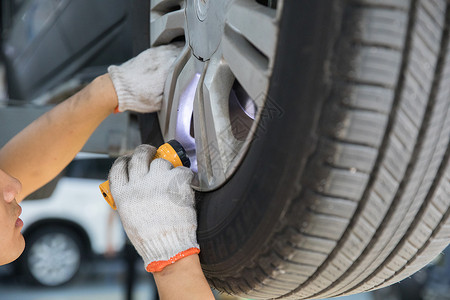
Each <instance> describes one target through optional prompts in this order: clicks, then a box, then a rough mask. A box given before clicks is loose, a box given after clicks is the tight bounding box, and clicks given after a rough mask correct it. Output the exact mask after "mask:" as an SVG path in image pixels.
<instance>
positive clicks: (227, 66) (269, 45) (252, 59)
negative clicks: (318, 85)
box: [151, 0, 280, 191]
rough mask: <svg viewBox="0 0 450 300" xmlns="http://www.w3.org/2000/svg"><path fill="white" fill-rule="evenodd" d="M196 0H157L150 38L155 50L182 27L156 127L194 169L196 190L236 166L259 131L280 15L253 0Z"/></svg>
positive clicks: (204, 188)
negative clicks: (179, 47) (178, 50)
mask: <svg viewBox="0 0 450 300" xmlns="http://www.w3.org/2000/svg"><path fill="white" fill-rule="evenodd" d="M193 1H194V2H186V3H187V4H185V2H182V1H177V0H166V1H161V0H155V1H152V2H151V9H152V24H151V26H154V28H151V30H152V33H151V34H152V45H158V44H161V43H167V42H169V41H171V40H172V39H173V37H174V36H177V35H180V32H181V31H180V30H181V28H183V30H184V32H183V33H185V39H186V47H185V48H184V50H183V52H182V54H181V56H180V58H179V59H178V60H177V61H176V62H175V64H174V68H173V70H172V71H171V72H170V74H169V76H168V79H167V81H166V85H165V90H164V101H163V105H162V109H161V111H160V112H159V122H160V127H161V130H162V133H163V137H164V139H165V140H169V139H177V140H178V141H179V142H180V143H181V144H182V145H183V146H184V148H185V149H186V151H187V154H188V156H189V158H190V159H191V169H192V170H193V171H195V172H196V176H195V177H194V181H193V187H194V188H195V189H197V190H200V191H208V190H213V189H215V188H218V187H220V185H221V184H223V183H224V182H225V181H226V180H227V178H229V177H230V176H231V175H232V173H233V172H234V170H236V169H237V166H238V164H239V162H240V161H241V160H242V158H243V157H244V154H245V151H246V149H247V148H248V146H249V144H250V141H251V139H252V136H253V133H254V132H255V130H256V125H257V122H258V120H259V115H260V112H262V109H263V107H264V104H265V101H266V94H267V90H268V87H269V79H270V76H271V73H272V65H273V61H274V56H275V49H276V43H277V36H278V24H279V17H278V15H277V9H274V8H270V7H268V6H270V5H268V6H265V5H262V4H259V3H257V2H256V1H249V0H236V1H226V2H214V1H203V0H201V1H200V0H199V1H195V0H193ZM180 3H181V4H180ZM177 5H178V6H177ZM174 6H175V7H176V8H175V9H174V8H173V7H174ZM279 7H280V5H278V8H279ZM278 11H279V10H278ZM208 12H209V13H210V14H208ZM222 13H223V14H222ZM174 14H177V16H176V17H174V16H172V15H174ZM217 14H219V15H217ZM220 14H222V15H220ZM215 16H219V17H218V18H217V22H215V21H214V20H215V19H214V17H215ZM170 18H174V19H176V21H170V20H169V19H170ZM182 19H183V20H182ZM158 22H159V23H158ZM171 22H172V23H171ZM173 28H177V29H176V30H178V32H177V31H176V30H173ZM218 28H219V29H218ZM174 32H176V34H175V33H174ZM205 49H206V50H205ZM214 49H216V50H214ZM242 129H243V130H242Z"/></svg>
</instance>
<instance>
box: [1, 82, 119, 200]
mask: <svg viewBox="0 0 450 300" xmlns="http://www.w3.org/2000/svg"><path fill="white" fill-rule="evenodd" d="M116 106H117V95H116V93H115V90H114V86H113V84H112V82H111V79H110V77H109V75H108V74H106V75H102V76H100V77H98V78H96V79H95V80H94V81H93V82H91V83H90V84H89V85H88V86H86V87H85V88H84V89H82V90H81V91H80V92H78V93H76V94H75V95H73V96H72V97H70V98H69V99H68V100H66V101H64V102H62V103H60V104H59V105H57V106H56V107H55V108H53V109H52V110H50V111H49V112H47V113H45V114H44V115H43V116H41V117H40V118H38V119H37V120H35V121H34V122H33V123H31V124H30V125H29V126H28V127H26V128H25V129H24V130H23V131H21V132H20V133H19V134H18V135H16V136H15V137H14V138H12V139H11V140H10V141H9V142H8V143H7V144H6V145H5V146H4V147H3V148H2V149H1V150H0V169H2V170H4V171H5V172H7V173H8V174H10V175H11V176H13V177H15V178H17V179H19V180H20V182H21V183H22V187H23V189H22V192H21V194H20V195H19V196H18V198H17V201H18V202H20V201H21V200H22V199H23V198H24V197H25V196H27V195H28V194H30V193H31V192H33V191H35V190H36V189H38V188H39V187H41V186H42V185H44V184H45V183H47V182H49V181H50V180H51V179H52V178H54V177H55V176H56V175H57V174H58V173H59V172H61V171H62V170H63V169H64V167H65V166H67V164H68V163H69V162H70V161H71V160H72V159H73V158H74V157H75V155H76V154H77V153H78V152H79V151H80V150H81V148H82V147H83V145H84V144H85V142H86V141H87V140H88V138H89V136H90V135H91V134H92V133H93V132H94V130H95V129H96V128H97V126H98V125H99V124H100V123H101V122H102V121H103V120H104V119H105V118H106V117H107V116H108V115H109V114H111V113H112V112H113V111H114V108H115V107H116Z"/></svg>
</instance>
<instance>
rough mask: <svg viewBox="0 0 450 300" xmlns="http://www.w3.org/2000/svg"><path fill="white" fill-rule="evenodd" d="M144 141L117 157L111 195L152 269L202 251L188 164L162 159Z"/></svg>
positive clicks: (131, 238) (134, 242)
mask: <svg viewBox="0 0 450 300" xmlns="http://www.w3.org/2000/svg"><path fill="white" fill-rule="evenodd" d="M155 153H156V148H155V147H152V146H150V145H141V146H139V147H137V148H136V150H135V151H134V153H133V155H131V156H122V157H119V158H118V159H117V160H116V161H115V162H114V165H113V166H112V168H111V170H110V172H109V181H110V187H111V194H112V196H113V197H114V200H115V203H116V206H117V211H118V213H119V216H120V219H121V220H122V224H123V227H124V228H125V231H126V233H127V235H128V237H129V239H130V241H131V242H132V243H133V245H134V247H135V248H136V250H137V252H138V253H139V254H140V255H141V257H142V258H143V260H144V263H145V267H146V270H147V271H148V272H159V271H161V270H162V269H163V268H164V267H166V266H167V265H169V264H172V263H174V262H175V261H177V260H179V259H181V258H183V257H186V256H188V255H191V254H197V253H199V252H200V248H199V245H198V243H197V236H196V230H197V215H196V211H195V208H194V206H195V202H194V191H193V190H192V188H191V186H190V183H191V180H192V176H193V173H192V171H191V170H190V169H189V168H186V167H177V168H174V167H173V165H172V164H171V163H170V162H168V161H166V160H164V159H162V158H158V159H155V160H154V161H152V159H153V157H154V156H155Z"/></svg>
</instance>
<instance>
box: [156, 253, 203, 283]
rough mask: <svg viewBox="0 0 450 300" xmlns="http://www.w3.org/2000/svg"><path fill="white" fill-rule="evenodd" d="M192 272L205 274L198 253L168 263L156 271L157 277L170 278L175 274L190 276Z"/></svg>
mask: <svg viewBox="0 0 450 300" xmlns="http://www.w3.org/2000/svg"><path fill="white" fill-rule="evenodd" d="M192 273H199V274H202V275H203V271H202V268H201V265H200V259H199V257H198V254H192V255H189V256H186V257H184V258H182V259H180V260H178V261H176V262H175V263H173V264H171V265H168V266H167V267H165V268H164V269H162V270H161V271H159V272H154V273H153V276H154V277H155V279H157V278H159V279H164V280H168V279H171V278H172V277H175V276H188V275H190V274H192Z"/></svg>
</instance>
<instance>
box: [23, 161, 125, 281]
mask: <svg viewBox="0 0 450 300" xmlns="http://www.w3.org/2000/svg"><path fill="white" fill-rule="evenodd" d="M112 162H113V159H111V158H108V157H107V156H103V155H92V154H79V155H78V156H77V157H76V158H75V159H74V160H73V161H72V162H71V163H70V165H69V166H68V167H67V168H66V169H65V170H64V171H63V172H62V173H61V175H60V176H59V177H58V178H57V179H55V180H54V181H53V182H51V183H49V184H47V185H46V186H45V187H43V188H42V189H41V190H38V191H37V192H35V193H34V194H32V195H30V197H28V199H26V200H24V201H23V202H22V204H21V206H22V209H23V210H22V215H21V218H22V220H23V221H24V227H23V230H22V232H23V234H24V236H25V241H26V246H25V251H24V253H23V254H22V256H21V258H20V259H19V261H18V266H19V267H20V270H22V271H24V273H25V275H27V277H28V278H29V279H31V280H32V281H34V282H35V283H38V284H41V285H44V286H58V285H62V284H64V283H67V282H69V281H70V280H72V279H73V278H74V277H75V276H76V274H77V273H78V270H79V268H80V265H81V263H82V262H83V261H84V260H85V259H88V258H91V257H93V256H97V255H105V254H107V253H109V252H119V251H121V250H122V248H123V246H124V243H125V236H124V231H123V229H122V226H121V224H120V220H119V219H118V216H117V214H116V213H115V212H114V211H113V210H112V209H111V207H110V206H109V205H108V204H107V203H106V202H105V200H104V199H103V197H102V196H101V194H100V190H99V184H100V183H102V182H103V181H104V180H105V179H106V177H107V174H108V171H109V168H110V166H111V165H112Z"/></svg>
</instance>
